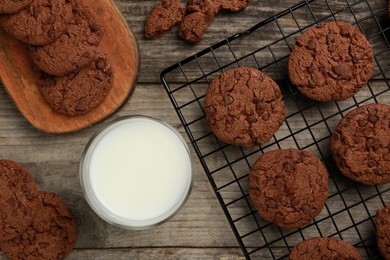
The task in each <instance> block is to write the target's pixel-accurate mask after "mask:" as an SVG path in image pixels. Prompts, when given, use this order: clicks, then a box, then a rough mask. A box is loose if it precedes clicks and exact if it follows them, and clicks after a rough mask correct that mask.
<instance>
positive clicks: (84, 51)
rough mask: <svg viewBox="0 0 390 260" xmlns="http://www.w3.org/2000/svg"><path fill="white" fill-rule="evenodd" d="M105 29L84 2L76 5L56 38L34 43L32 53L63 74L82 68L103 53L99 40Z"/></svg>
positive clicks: (42, 65)
mask: <svg viewBox="0 0 390 260" xmlns="http://www.w3.org/2000/svg"><path fill="white" fill-rule="evenodd" d="M103 33H104V29H103V26H102V24H101V22H100V21H99V19H98V17H97V16H96V14H95V13H94V12H93V11H92V10H90V8H88V7H87V6H84V5H83V4H81V3H80V2H76V3H75V4H74V5H73V20H72V21H71V22H70V24H69V26H68V28H67V30H66V32H65V33H64V34H62V35H61V36H60V37H59V38H58V39H57V40H56V41H54V42H53V43H50V44H48V45H44V46H32V47H31V48H30V51H31V57H32V59H33V62H34V63H35V65H36V66H37V67H38V68H40V69H41V70H42V71H44V72H46V73H48V74H50V75H54V76H63V75H66V74H69V73H70V72H72V71H75V70H79V69H81V68H83V67H85V66H86V65H88V64H89V63H91V62H92V61H94V60H95V59H96V58H97V57H98V55H99V53H100V52H99V49H98V46H99V43H100V40H101V38H102V36H103Z"/></svg>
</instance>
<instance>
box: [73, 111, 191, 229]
mask: <svg viewBox="0 0 390 260" xmlns="http://www.w3.org/2000/svg"><path fill="white" fill-rule="evenodd" d="M134 119H143V120H146V121H149V122H154V123H158V124H160V125H162V126H164V127H165V128H167V129H168V130H170V131H171V132H172V133H173V134H175V136H176V137H177V138H178V140H179V141H180V143H181V144H182V145H183V147H184V148H185V150H186V151H187V158H188V163H189V166H190V167H189V169H188V171H189V180H188V182H187V184H186V189H185V192H183V195H182V197H180V200H179V201H178V202H177V203H176V204H175V205H174V206H173V207H172V208H170V209H169V210H168V211H166V212H165V213H164V214H162V215H160V216H158V217H155V218H151V219H147V220H129V219H126V218H123V217H121V216H118V215H116V214H114V213H113V212H111V211H110V210H109V209H107V207H106V206H104V205H103V203H101V202H100V201H99V199H98V196H97V195H96V193H95V192H94V190H93V188H92V185H91V183H90V176H89V165H90V164H89V163H90V158H91V155H92V153H93V151H94V149H95V147H96V145H97V144H98V143H99V141H100V140H101V139H102V138H103V137H104V136H105V134H107V133H109V132H110V131H111V130H113V129H114V128H115V127H116V126H118V125H120V123H122V122H125V121H132V120H134ZM79 178H80V186H81V189H82V191H83V194H84V197H85V199H86V201H87V203H88V204H89V206H90V207H91V208H92V210H93V211H94V212H95V213H96V214H97V215H98V216H99V217H100V218H102V219H103V220H105V221H106V222H108V223H110V224H112V225H114V226H118V227H121V228H125V229H130V230H142V229H149V228H152V227H155V226H158V225H161V224H163V223H165V222H167V221H168V220H169V219H171V218H172V217H174V216H175V215H176V214H177V213H178V212H179V211H180V210H181V209H182V208H183V207H184V205H185V203H186V202H187V200H188V198H189V196H190V194H191V191H192V188H193V183H194V167H193V160H192V157H191V152H190V149H189V147H188V145H187V143H186V141H185V140H184V138H183V136H182V135H181V134H180V133H179V132H178V130H177V129H175V128H174V127H173V126H171V125H170V124H168V123H167V122H165V121H162V120H160V119H156V118H153V117H149V116H143V115H133V116H123V117H120V118H117V119H114V120H112V121H111V122H109V123H107V124H106V125H104V126H102V127H101V128H100V129H98V130H97V131H96V133H94V134H93V135H92V137H91V138H90V139H89V141H88V142H87V144H86V146H85V148H84V150H83V153H82V155H81V160H80V165H79Z"/></svg>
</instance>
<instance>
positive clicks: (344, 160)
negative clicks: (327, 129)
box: [330, 104, 390, 185]
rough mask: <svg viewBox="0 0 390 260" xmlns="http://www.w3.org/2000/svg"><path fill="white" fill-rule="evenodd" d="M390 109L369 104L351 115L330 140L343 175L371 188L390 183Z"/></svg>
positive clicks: (342, 122)
mask: <svg viewBox="0 0 390 260" xmlns="http://www.w3.org/2000/svg"><path fill="white" fill-rule="evenodd" d="M389 133H390V106H388V105H385V104H369V105H364V106H361V107H358V108H356V109H354V110H352V111H351V112H349V113H348V114H347V115H346V116H345V117H344V118H343V119H342V120H341V121H340V123H339V124H338V126H337V127H336V129H335V130H334V133H333V135H332V138H331V143H330V146H331V151H332V156H333V159H334V160H335V162H336V164H337V166H338V168H339V169H340V171H341V173H342V174H344V175H345V176H346V177H348V178H350V179H352V180H354V181H357V182H360V183H363V184H368V185H376V184H384V183H388V182H390V151H389V149H390V135H389Z"/></svg>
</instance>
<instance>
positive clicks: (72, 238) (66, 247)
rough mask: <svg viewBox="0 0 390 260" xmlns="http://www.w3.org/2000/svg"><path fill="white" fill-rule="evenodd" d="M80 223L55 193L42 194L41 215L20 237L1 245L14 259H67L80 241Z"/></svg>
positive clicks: (40, 201) (40, 197) (39, 206)
mask: <svg viewBox="0 0 390 260" xmlns="http://www.w3.org/2000/svg"><path fill="white" fill-rule="evenodd" d="M76 237H77V230H76V222H75V220H74V218H73V216H72V213H71V212H70V210H69V208H68V206H66V204H65V203H64V202H63V201H62V200H61V198H60V197H59V196H58V195H57V194H54V193H51V192H41V193H40V194H39V203H38V210H37V214H36V216H35V218H34V220H33V221H32V223H31V225H30V226H29V227H28V228H27V229H26V230H25V232H23V233H22V234H21V235H20V236H18V237H16V238H14V239H11V240H8V241H5V242H1V243H0V248H1V250H2V251H3V252H4V254H5V255H6V256H7V257H9V258H10V259H31V260H33V259H36V260H40V259H64V258H65V257H66V256H67V255H69V253H70V252H71V251H72V249H73V246H74V244H75V242H76Z"/></svg>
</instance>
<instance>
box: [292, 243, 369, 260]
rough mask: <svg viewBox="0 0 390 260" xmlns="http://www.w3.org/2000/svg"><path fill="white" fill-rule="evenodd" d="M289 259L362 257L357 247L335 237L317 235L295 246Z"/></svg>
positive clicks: (348, 259) (357, 258) (355, 259)
mask: <svg viewBox="0 0 390 260" xmlns="http://www.w3.org/2000/svg"><path fill="white" fill-rule="evenodd" d="M288 259H289V260H321V259H339V260H360V259H362V257H361V256H360V254H359V252H358V251H357V250H356V248H355V247H353V246H352V245H350V244H348V243H347V242H344V241H342V240H337V239H334V238H327V237H315V238H310V239H308V240H305V241H303V242H301V243H299V244H298V245H296V246H295V247H294V249H293V250H292V251H291V253H290V255H289V257H288Z"/></svg>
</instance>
